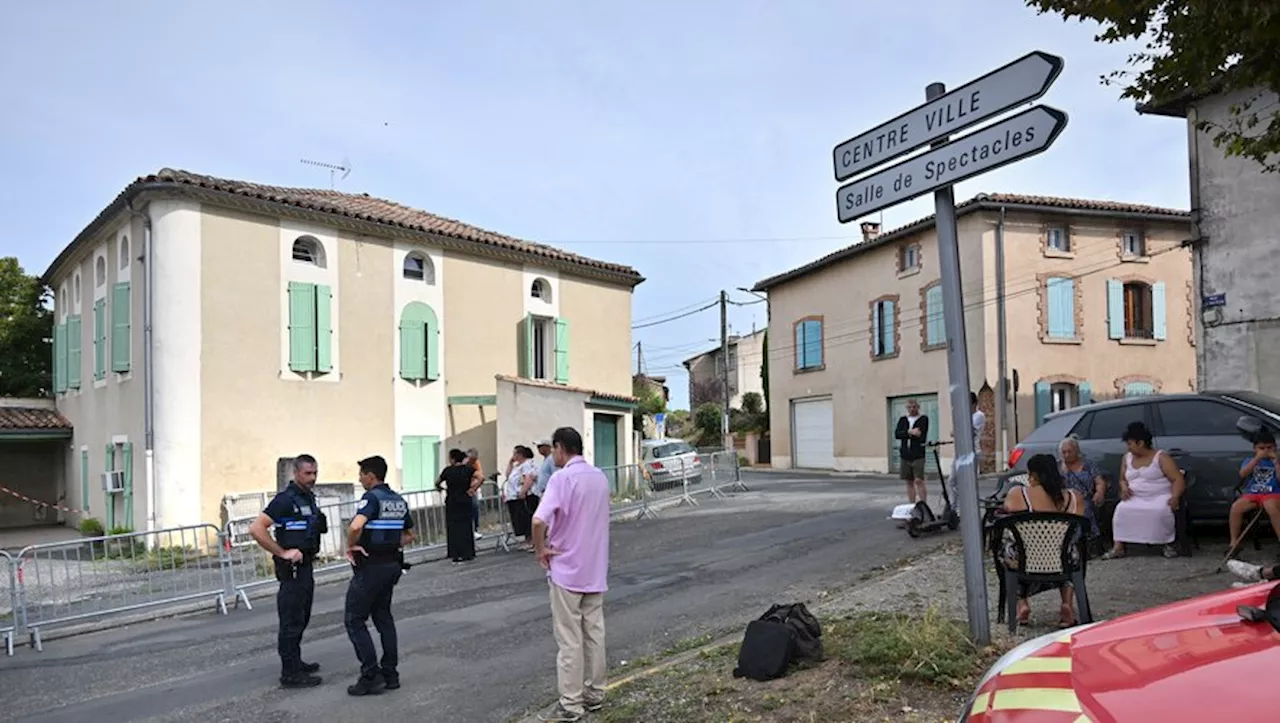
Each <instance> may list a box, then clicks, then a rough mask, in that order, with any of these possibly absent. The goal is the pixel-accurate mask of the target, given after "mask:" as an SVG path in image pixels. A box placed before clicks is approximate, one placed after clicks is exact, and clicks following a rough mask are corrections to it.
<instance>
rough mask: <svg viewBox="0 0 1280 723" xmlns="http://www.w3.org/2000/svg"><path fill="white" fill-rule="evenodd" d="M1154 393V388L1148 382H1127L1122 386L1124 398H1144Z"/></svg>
mask: <svg viewBox="0 0 1280 723" xmlns="http://www.w3.org/2000/svg"><path fill="white" fill-rule="evenodd" d="M1155 393H1156V389H1155V387H1154V386H1152V385H1151V384H1150V383H1149V382H1129V383H1128V384H1126V385H1124V395H1125V396H1126V397H1145V396H1148V395H1151V394H1155Z"/></svg>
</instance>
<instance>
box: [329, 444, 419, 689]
mask: <svg viewBox="0 0 1280 723" xmlns="http://www.w3.org/2000/svg"><path fill="white" fill-rule="evenodd" d="M386 479H387V461H386V460H385V459H383V458H382V457H369V458H366V459H362V460H360V484H361V485H362V486H363V487H364V488H365V493H364V497H362V498H361V499H360V506H359V507H358V508H356V514H355V517H354V518H353V519H352V520H351V529H350V530H349V531H348V533H347V560H349V561H350V562H351V565H352V567H353V568H354V574H353V575H352V577H351V584H350V585H348V587H347V606H346V610H345V612H344V614H343V622H344V623H345V625H346V628H347V637H349V638H351V644H352V645H353V646H354V647H355V649H356V657H357V658H359V659H360V679H359V680H357V681H356V682H355V684H354V685H351V686H348V687H347V692H348V693H350V694H351V695H368V694H370V693H381V692H382V691H383V690H384V689H389V690H395V689H396V688H399V687H400V674H399V673H398V672H397V671H396V665H397V664H398V663H399V662H400V661H399V657H398V656H399V652H398V650H397V645H396V621H395V619H394V618H392V617H391V593H392V591H393V590H394V589H395V586H396V583H397V582H399V581H400V575H401V573H402V571H403V570H407V569H409V566H408V565H406V564H405V563H404V552H403V549H402V548H403V547H404V545H407V544H409V543H411V542H413V532H412V530H413V518H412V517H410V516H409V505H408V504H407V503H406V502H405V501H404V499H403V498H402V497H400V495H398V494H396V493H395V492H393V491H392V490H391V488H390V487H387V483H386ZM370 616H372V617H373V626H374V627H375V628H377V629H378V635H379V636H380V637H381V638H382V660H381V661H379V660H378V651H377V650H375V649H374V647H373V638H372V637H371V636H370V635H369V628H368V626H367V624H366V623H367V621H368V620H369V618H370Z"/></svg>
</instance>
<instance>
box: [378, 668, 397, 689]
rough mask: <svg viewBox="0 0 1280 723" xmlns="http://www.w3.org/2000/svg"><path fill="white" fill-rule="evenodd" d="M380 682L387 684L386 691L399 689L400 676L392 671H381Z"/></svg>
mask: <svg viewBox="0 0 1280 723" xmlns="http://www.w3.org/2000/svg"><path fill="white" fill-rule="evenodd" d="M382 680H383V681H385V682H386V684H387V690H399V689H400V674H399V673H397V672H396V671H394V670H383V671H382Z"/></svg>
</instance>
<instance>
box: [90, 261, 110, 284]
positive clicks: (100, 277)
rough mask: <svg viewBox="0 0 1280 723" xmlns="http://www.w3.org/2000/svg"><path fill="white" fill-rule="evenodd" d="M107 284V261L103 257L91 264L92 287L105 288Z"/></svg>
mask: <svg viewBox="0 0 1280 723" xmlns="http://www.w3.org/2000/svg"><path fill="white" fill-rule="evenodd" d="M106 284H107V259H106V257H105V256H99V257H98V258H97V259H96V260H95V261H94V262H93V285H94V287H95V288H96V287H99V286H106Z"/></svg>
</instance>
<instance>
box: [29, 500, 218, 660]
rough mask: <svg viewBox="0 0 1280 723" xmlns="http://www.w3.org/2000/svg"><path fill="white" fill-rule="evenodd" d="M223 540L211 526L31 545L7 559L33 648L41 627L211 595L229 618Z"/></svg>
mask: <svg viewBox="0 0 1280 723" xmlns="http://www.w3.org/2000/svg"><path fill="white" fill-rule="evenodd" d="M223 549H224V547H223V538H222V535H221V533H220V531H219V530H218V528H217V527H215V526H213V525H209V524H201V525H191V526H189V527H174V528H170V529H165V530H155V531H152V532H132V533H128V534H121V535H111V536H106V537H88V538H83V539H79V540H70V541H66V542H51V543H47V544H43V545H30V546H28V547H25V548H23V549H22V551H21V552H19V553H18V556H17V559H15V560H12V561H11V565H12V566H13V568H14V572H13V575H12V584H13V585H14V590H15V591H16V595H15V596H14V598H15V599H14V606H13V607H14V608H15V609H16V610H17V611H18V612H17V620H18V622H20V623H21V626H22V629H23V630H24V631H25V632H26V633H27V634H28V635H29V636H30V638H31V645H32V646H33V647H34V648H35V649H36V650H43V649H44V644H43V642H42V640H41V630H42V629H43V628H46V627H49V626H52V625H59V624H64V623H70V622H75V621H79V620H86V619H89V618H96V617H101V616H104V615H112V614H117V613H123V612H129V611H133V610H140V609H143V608H150V607H160V606H164V605H170V604H173V603H178V602H183V601H188V600H196V599H199V598H205V597H207V598H210V599H211V600H212V601H213V602H214V603H215V604H216V605H217V608H218V611H219V612H220V613H222V614H223V615H225V614H226V613H227V601H226V591H227V585H226V578H225V577H224V574H225V566H224V564H223V560H222V554H223Z"/></svg>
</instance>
